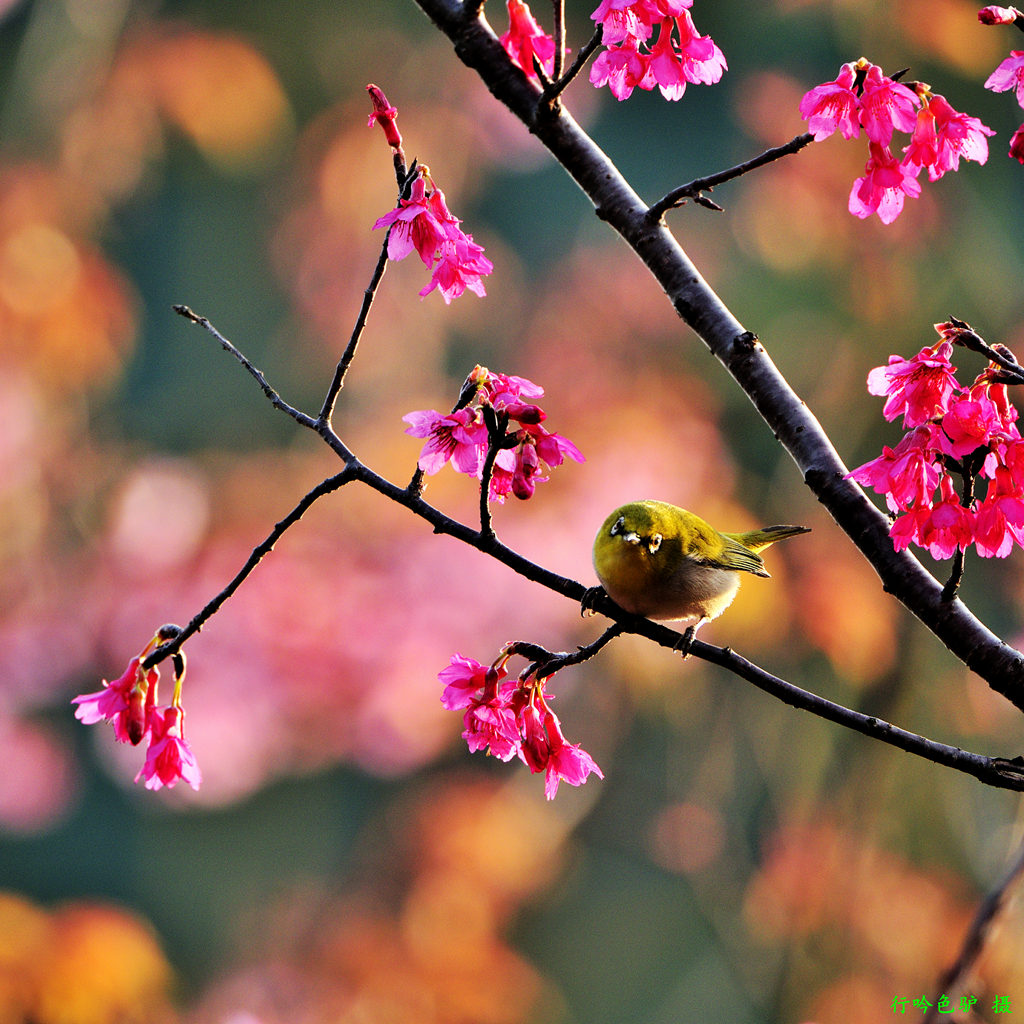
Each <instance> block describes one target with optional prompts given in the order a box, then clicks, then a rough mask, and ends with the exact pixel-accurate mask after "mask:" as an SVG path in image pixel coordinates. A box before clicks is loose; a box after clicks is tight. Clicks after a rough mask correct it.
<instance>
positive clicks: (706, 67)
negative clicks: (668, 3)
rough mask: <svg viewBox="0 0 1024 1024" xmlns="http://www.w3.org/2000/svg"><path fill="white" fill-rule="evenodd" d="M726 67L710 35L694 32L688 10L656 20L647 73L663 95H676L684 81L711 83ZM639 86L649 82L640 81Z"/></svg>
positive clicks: (670, 97)
mask: <svg viewBox="0 0 1024 1024" xmlns="http://www.w3.org/2000/svg"><path fill="white" fill-rule="evenodd" d="M677 34H678V39H677V38H676V35H677ZM727 69H728V65H727V64H726V61H725V56H724V55H723V53H722V51H721V50H720V49H719V48H718V46H717V45H716V44H715V42H714V40H713V39H712V38H711V37H710V36H702V35H700V33H699V32H697V29H696V27H695V26H694V24H693V19H692V18H691V17H690V12H689V11H683V12H682V14H681V15H680V16H679V17H677V18H663V19H662V20H661V21H660V22H658V40H657V42H656V43H655V44H654V45H653V46H652V47H651V52H650V60H649V62H648V65H647V73H648V76H649V78H651V79H653V81H654V82H655V83H657V85H658V88H659V89H660V90H661V94H662V96H664V97H665V99H667V100H678V99H680V98H681V97H682V95H683V93H684V92H685V91H686V84H687V82H692V83H695V84H696V83H700V84H702V85H713V84H714V83H715V82H717V81H719V80H720V79H721V77H722V75H723V73H724V72H725V71H726V70H727ZM640 87H641V88H645V87H647V88H650V87H652V86H650V85H647V83H646V82H641V83H640Z"/></svg>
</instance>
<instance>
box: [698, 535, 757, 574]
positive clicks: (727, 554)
mask: <svg viewBox="0 0 1024 1024" xmlns="http://www.w3.org/2000/svg"><path fill="white" fill-rule="evenodd" d="M721 537H722V541H723V544H722V550H721V551H719V552H717V553H716V554H715V555H713V556H711V557H709V558H707V559H705V561H706V562H707V564H708V565H713V566H715V568H717V569H732V570H734V571H736V572H750V573H753V574H754V575H755V576H768V575H769V573H768V571H767V569H765V567H764V561H763V560H762V558H761V556H760V555H758V554H756V553H755V552H753V551H751V550H750V548H745V547H744V546H743V545H742V544H741V543H740V542H739V541H738V540H733V538H732V537H726V536H725V535H724V534H723V535H721Z"/></svg>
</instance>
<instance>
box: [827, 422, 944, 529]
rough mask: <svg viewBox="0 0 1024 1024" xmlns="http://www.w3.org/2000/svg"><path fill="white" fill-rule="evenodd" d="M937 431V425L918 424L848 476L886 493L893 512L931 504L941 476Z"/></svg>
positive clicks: (881, 492)
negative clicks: (892, 445) (894, 444)
mask: <svg viewBox="0 0 1024 1024" xmlns="http://www.w3.org/2000/svg"><path fill="white" fill-rule="evenodd" d="M938 432H939V428H938V427H937V426H936V425H935V424H928V425H927V426H922V427H917V428H916V429H915V430H913V431H911V432H910V433H909V434H906V435H905V436H904V437H903V439H902V440H901V441H900V443H899V444H898V445H896V447H895V448H890V447H889V446H888V445H886V446H885V447H884V448H883V449H882V454H881V455H879V456H878V458H875V459H872V460H871V461H870V462H865V463H864V465H862V466H858V467H857V468H856V469H853V470H851V471H850V472H849V473H848V474H847V476H848V477H849V478H850V479H852V480H856V481H857V482H858V483H859V484H861V485H862V486H864V487H870V488H872V489H873V490H874V491H876V492H877V493H878V494H883V495H885V500H886V504H887V505H888V506H889V509H890V510H891V511H892V512H903V511H906V510H908V509H912V508H921V507H922V506H924V505H928V504H930V503H931V496H932V494H934V493H935V488H936V487H937V486H938V484H939V479H940V478H941V476H942V469H941V467H940V466H939V463H938V456H939V454H940V448H939V443H938V437H937V435H938Z"/></svg>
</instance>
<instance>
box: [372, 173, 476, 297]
mask: <svg viewBox="0 0 1024 1024" xmlns="http://www.w3.org/2000/svg"><path fill="white" fill-rule="evenodd" d="M428 182H429V183H430V189H429V191H428V189H427V183H428ZM460 223H461V221H460V220H459V218H458V217H453V216H452V214H451V211H450V210H449V209H448V206H447V204H446V203H445V201H444V193H443V192H442V191H441V190H440V189H439V188H437V187H436V186H435V185H434V183H433V181H432V180H431V178H430V170H429V168H427V167H425V166H424V165H422V164H421V165H420V167H419V173H418V174H417V176H416V180H415V181H414V182H413V183H412V190H411V192H410V195H409V198H408V199H399V201H398V206H396V207H395V208H394V209H393V210H391V211H390V212H388V213H386V214H384V216H383V217H381V218H380V219H379V220H378V221H377V222H376V223H375V224H374V225H373V226H374V229H376V228H391V234H390V235H389V236H388V259H392V260H403V259H405V257H406V256H408V255H409V253H411V252H412V251H413V249H415V250H416V252H417V253H419V257H420V259H421V260H423V262H424V264H425V265H426V266H427V267H430V268H432V273H431V275H430V282H429V284H427V286H426V287H425V288H423V289H422V290H421V291H420V295H429V294H430V293H431V292H432V291H433V290H434V289H435V288H437V289H438V290H439V291H440V292H441V296H442V297H443V298H444V301H445V302H446V303H450V302H451V301H452V299H456V298H458V297H459V296H460V295H461V294H462V293H463V292H464V291H465V290H466V289H467V288H468V289H469V290H470V291H471V292H476V294H477V295H485V294H486V292H485V291H484V284H483V281H481V280H480V279H481V277H483V276H484V275H485V274H489V273H490V272H491V271H492V270H493V269H494V264H493V263H491V261H490V260H489V259H488V258H487V257H486V256H485V255H484V250H483V246H480V245H477V244H476V242H474V241H473V236H472V235H467V234H466V233H465V232H464V231H463V230H462V228H460V227H459V224H460Z"/></svg>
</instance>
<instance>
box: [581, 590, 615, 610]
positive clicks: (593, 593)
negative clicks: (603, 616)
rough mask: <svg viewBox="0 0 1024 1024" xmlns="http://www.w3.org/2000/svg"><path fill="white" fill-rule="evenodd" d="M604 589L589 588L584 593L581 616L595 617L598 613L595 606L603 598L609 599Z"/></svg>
mask: <svg viewBox="0 0 1024 1024" xmlns="http://www.w3.org/2000/svg"><path fill="white" fill-rule="evenodd" d="M607 596H608V595H607V594H606V593H605V589H604V587H588V588H587V589H586V590H585V591H584V592H583V597H582V599H581V600H580V615H581V616H589V615H594V614H595V613H596V612H597V608H596V607H595V605H596V604H597V602H598V601H600V600H601V599H602V598H604V597H607Z"/></svg>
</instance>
